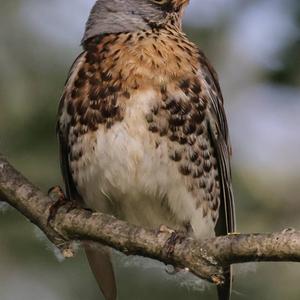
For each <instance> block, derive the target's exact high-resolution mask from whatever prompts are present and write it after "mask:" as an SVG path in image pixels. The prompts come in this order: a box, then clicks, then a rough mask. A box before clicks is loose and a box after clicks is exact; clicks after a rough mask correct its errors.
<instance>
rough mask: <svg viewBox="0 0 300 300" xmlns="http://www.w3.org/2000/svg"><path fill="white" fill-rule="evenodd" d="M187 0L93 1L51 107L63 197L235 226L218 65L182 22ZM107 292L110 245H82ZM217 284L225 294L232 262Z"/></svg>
mask: <svg viewBox="0 0 300 300" xmlns="http://www.w3.org/2000/svg"><path fill="white" fill-rule="evenodd" d="M188 4H189V0H97V1H96V2H95V3H94V6H93V8H92V10H91V12H90V15H89V18H88V21H87V23H86V28H85V32H84V36H83V39H82V42H81V44H82V47H83V50H82V53H81V54H80V55H79V56H78V58H77V59H76V60H75V62H74V64H73V66H72V67H71V70H70V73H69V76H68V79H67V82H66V84H65V88H64V91H63V95H62V97H61V100H60V103H59V109H58V121H57V136H58V140H59V149H60V150H59V152H60V164H61V170H62V175H63V179H64V183H65V188H66V195H67V198H68V199H69V200H70V201H72V202H74V203H78V204H80V205H82V206H84V207H87V208H89V209H92V210H94V211H99V212H103V213H106V214H110V215H113V216H115V217H116V218H119V219H121V220H125V221H127V222H129V223H131V224H135V225H138V226H141V227H144V228H151V229H156V228H159V227H160V226H161V225H165V226H167V227H168V228H171V229H172V230H175V231H183V232H185V234H186V235H188V236H191V237H193V238H195V239H204V238H209V237H214V236H219V235H227V234H230V233H232V232H234V230H235V208H234V196H233V190H232V179H231V167H230V160H231V152H232V151H231V145H230V139H229V133H228V125H227V120H226V114H225V109H224V100H223V96H222V92H221V88H220V84H219V81H218V75H217V73H216V71H215V69H214V68H213V66H212V65H211V63H210V62H209V60H208V59H207V58H206V56H205V54H204V53H203V51H202V50H200V49H199V47H198V46H196V45H195V44H194V43H193V42H191V41H190V40H189V39H188V37H187V35H186V34H185V33H184V32H183V29H182V18H183V15H184V11H185V8H186V7H187V6H188ZM85 251H86V254H87V258H88V261H89V264H90V267H91V269H92V271H93V273H94V275H95V277H96V280H97V282H98V284H99V287H100V289H101V291H102V293H103V295H104V297H105V299H106V300H116V299H117V288H116V282H115V275H114V271H113V267H112V263H111V258H110V249H109V248H106V247H104V246H103V247H100V248H98V249H95V248H93V247H91V246H85ZM225 274H226V279H225V282H224V284H223V285H222V286H219V287H218V298H219V300H228V299H230V295H231V285H232V270H231V266H227V267H225Z"/></svg>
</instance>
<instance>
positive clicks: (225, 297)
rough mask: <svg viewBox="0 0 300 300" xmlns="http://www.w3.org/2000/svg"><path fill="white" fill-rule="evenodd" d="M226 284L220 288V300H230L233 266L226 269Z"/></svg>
mask: <svg viewBox="0 0 300 300" xmlns="http://www.w3.org/2000/svg"><path fill="white" fill-rule="evenodd" d="M224 274H225V281H224V284H222V285H220V286H218V297H219V300H230V297H231V288H232V266H229V267H225V268H224Z"/></svg>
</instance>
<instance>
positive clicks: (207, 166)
mask: <svg viewBox="0 0 300 300" xmlns="http://www.w3.org/2000/svg"><path fill="white" fill-rule="evenodd" d="M211 168H212V164H211V162H210V161H209V160H205V161H204V163H203V169H204V171H205V172H206V173H209V172H210V171H211Z"/></svg>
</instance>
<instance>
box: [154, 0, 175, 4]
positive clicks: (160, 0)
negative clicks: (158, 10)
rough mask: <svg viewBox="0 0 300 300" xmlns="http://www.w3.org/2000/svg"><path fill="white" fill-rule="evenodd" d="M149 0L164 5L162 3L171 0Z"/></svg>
mask: <svg viewBox="0 0 300 300" xmlns="http://www.w3.org/2000/svg"><path fill="white" fill-rule="evenodd" d="M150 1H151V2H153V3H155V4H159V5H164V4H167V3H169V2H171V0H150Z"/></svg>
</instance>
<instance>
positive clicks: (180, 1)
mask: <svg viewBox="0 0 300 300" xmlns="http://www.w3.org/2000/svg"><path fill="white" fill-rule="evenodd" d="M189 2H190V0H174V4H175V5H176V6H177V7H178V8H182V7H185V6H186V5H188V4H189Z"/></svg>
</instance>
